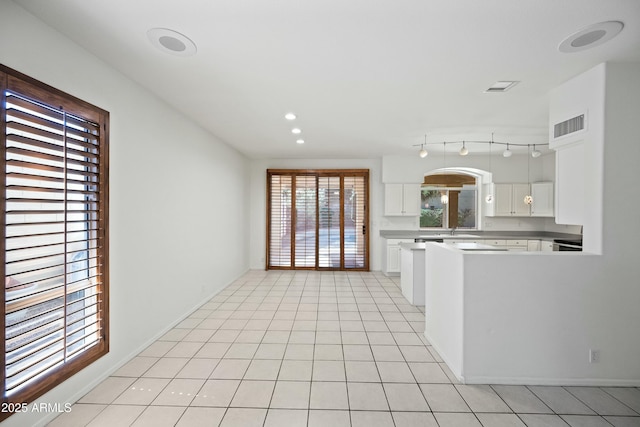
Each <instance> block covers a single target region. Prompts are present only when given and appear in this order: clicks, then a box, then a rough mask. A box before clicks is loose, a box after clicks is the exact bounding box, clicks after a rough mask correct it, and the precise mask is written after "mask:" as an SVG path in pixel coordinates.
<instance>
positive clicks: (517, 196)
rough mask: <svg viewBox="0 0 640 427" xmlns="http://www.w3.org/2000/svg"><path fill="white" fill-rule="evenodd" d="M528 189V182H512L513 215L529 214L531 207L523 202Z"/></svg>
mask: <svg viewBox="0 0 640 427" xmlns="http://www.w3.org/2000/svg"><path fill="white" fill-rule="evenodd" d="M530 191H531V189H530V188H529V184H513V214H512V215H513V216H530V215H531V207H530V206H529V205H528V204H526V203H525V202H524V198H525V196H528V195H529V193H530Z"/></svg>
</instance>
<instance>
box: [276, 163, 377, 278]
mask: <svg viewBox="0 0 640 427" xmlns="http://www.w3.org/2000/svg"><path fill="white" fill-rule="evenodd" d="M368 204H369V171H368V170H366V169H348V170H344V169H332V170H297V169H295V170H293V169H285V170H282V169H280V170H274V169H269V170H267V257H266V260H267V266H266V267H267V269H278V268H279V269H315V270H319V269H330V270H368V269H369V237H368V222H369V214H368V211H369V206H368Z"/></svg>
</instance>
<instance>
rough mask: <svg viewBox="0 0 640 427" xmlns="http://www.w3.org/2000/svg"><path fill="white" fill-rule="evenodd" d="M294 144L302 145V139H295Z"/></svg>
mask: <svg viewBox="0 0 640 427" xmlns="http://www.w3.org/2000/svg"><path fill="white" fill-rule="evenodd" d="M296 144H304V139H296Z"/></svg>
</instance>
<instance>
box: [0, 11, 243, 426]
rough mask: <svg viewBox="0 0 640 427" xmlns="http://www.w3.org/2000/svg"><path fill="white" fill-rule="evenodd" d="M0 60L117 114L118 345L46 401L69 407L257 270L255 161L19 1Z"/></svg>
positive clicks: (21, 421)
mask: <svg viewBox="0 0 640 427" xmlns="http://www.w3.org/2000/svg"><path fill="white" fill-rule="evenodd" d="M172 60H173V59H172ZM174 60H176V61H178V60H179V59H177V58H175V59H174ZM0 62H1V63H2V64H4V65H6V66H8V67H11V68H14V69H16V70H18V71H20V72H23V73H25V74H27V75H30V76H32V77H34V78H36V79H38V80H41V81H43V82H45V83H47V84H49V85H51V86H54V87H56V88H58V89H61V90H63V91H66V92H68V93H70V94H72V95H74V96H77V97H79V98H81V99H84V100H86V101H89V102H91V103H93V104H95V105H97V106H99V107H101V108H104V109H105V110H107V111H109V112H110V114H111V116H110V118H111V132H110V210H109V218H110V242H111V248H110V263H111V264H110V267H111V268H110V272H111V283H110V285H111V287H110V291H111V298H110V316H111V317H110V319H111V349H110V352H109V354H108V355H107V356H105V357H103V358H101V359H100V360H99V361H97V362H95V363H93V364H92V365H91V366H89V367H88V368H86V369H84V370H83V371H81V372H80V373H78V374H76V375H75V376H73V377H72V378H70V379H69V380H67V381H65V382H64V383H62V384H60V385H59V386H58V387H56V388H55V389H54V390H52V391H51V392H49V393H48V394H46V395H44V396H43V397H41V398H40V399H39V401H40V402H46V403H56V402H59V403H62V404H64V403H67V402H73V401H74V400H75V399H77V398H79V397H81V396H82V395H83V394H84V393H86V392H87V391H88V390H89V388H90V387H92V386H94V385H95V384H96V383H97V382H98V381H100V380H101V379H102V378H103V377H104V376H106V375H108V374H109V373H110V372H112V371H114V370H115V369H116V368H117V367H119V366H120V365H121V364H122V363H124V362H125V361H127V360H128V359H129V358H130V357H131V356H133V355H134V354H136V353H137V352H138V351H140V350H142V348H144V347H145V346H146V345H147V344H149V343H150V342H151V341H152V340H154V339H155V338H157V337H158V336H159V335H160V334H161V333H163V331H165V330H166V329H167V328H168V327H170V326H171V325H173V324H174V323H175V322H177V321H178V320H179V319H181V318H182V317H183V316H185V315H186V314H187V313H188V312H190V311H191V310H192V309H193V308H195V307H196V306H198V305H200V304H202V303H204V302H205V301H206V300H207V299H208V297H209V296H211V295H212V294H214V293H215V292H217V291H218V290H220V289H221V288H223V287H224V286H225V285H227V284H228V283H230V282H231V281H232V280H233V279H235V278H236V277H238V276H239V275H240V274H242V273H243V272H244V271H246V270H247V269H248V267H249V261H248V232H247V231H248V230H247V223H248V222H249V215H248V207H249V205H248V197H247V195H248V189H249V180H248V174H249V172H248V169H247V166H248V161H247V160H246V158H245V157H244V156H242V155H240V154H239V153H238V152H236V151H235V150H233V149H231V148H229V147H228V146H227V145H225V144H223V143H221V142H220V141H219V140H217V139H216V138H215V137H214V136H212V135H211V134H209V133H207V132H205V131H204V130H203V129H201V128H200V127H198V126H196V125H194V124H193V123H192V122H191V121H189V120H187V119H186V118H185V117H183V116H182V115H181V114H180V113H178V112H177V111H175V110H173V109H172V108H171V106H169V105H166V104H164V103H162V102H161V101H159V100H158V99H157V98H155V97H154V96H153V95H151V94H150V93H148V92H146V91H145V90H144V89H142V88H141V87H139V86H138V85H136V84H135V83H133V82H132V81H130V80H128V79H127V78H125V77H124V76H123V75H121V74H120V73H118V72H117V71H115V70H113V69H112V68H110V67H109V66H108V65H106V64H104V63H103V62H101V61H100V60H98V59H97V58H96V57H94V56H93V55H92V54H90V53H89V52H86V51H84V50H83V49H81V48H80V47H79V46H78V45H76V44H74V43H72V42H71V41H69V40H68V39H66V38H65V37H64V36H62V35H61V34H59V33H57V32H56V31H54V30H52V29H51V28H50V27H48V26H46V25H44V24H43V23H42V22H41V21H39V20H37V19H36V18H34V17H33V16H32V15H30V14H28V13H27V12H25V11H24V10H23V9H21V8H20V7H18V6H16V5H15V4H14V3H13V2H10V1H9V2H8V1H2V2H0ZM47 415H48V416H49V417H53V416H55V415H56V414H39V413H28V414H17V415H13V416H11V417H10V418H8V419H7V420H5V421H4V422H3V423H2V425H3V427H4V426H5V425H6V426H7V427H8V426H25V425H39V424H41V423H42V422H43V420H44V419H46V418H47Z"/></svg>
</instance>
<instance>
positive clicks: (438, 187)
mask: <svg viewBox="0 0 640 427" xmlns="http://www.w3.org/2000/svg"><path fill="white" fill-rule="evenodd" d="M451 175H460V176H469V177H472V178H473V179H474V181H475V184H473V192H474V212H475V215H474V218H475V220H474V222H475V226H474V227H463V226H460V225H456V226H455V228H459V229H461V230H478V229H479V224H480V202H479V197H480V191H479V189H480V185H479V183H478V176H476V175H473V174H467V173H461V172H456V171H453V172H451ZM443 176H445V175H443ZM431 177H436V178H437V177H439V175H438V174H428V175H425V178H424V179H425V183H423V184H422V185H421V186H420V216H419V217H418V228H419V229H420V230H425V231H428V230H448V229H451V228H452V226H451V224H450V221H449V219H450V217H451V215H452V214H451V212H450V211H451V209H450V207H451V205H450V202H451V199H452V195H451V193H452V192H456V193H457V194H456V195H455V197H456V204H457V199H458V197H459V195H460V194H461V193H462V191H464V190H466V189H467V190H468V188H465V186H464V185H462V184H461V185H446V184H444V183H442V184H440V183H438V184H427V183H426V181H427V179H429V178H431ZM424 191H438V192H441V193H442V194H446V196H447V197H448V198H449V200H450V202H449V203H447V204H446V205H444V207H443V209H442V211H443V213H442V226H441V227H424V226H422V224H421V221H422V219H421V218H422V213H423V211H424V210H425V208H424V206H423V201H422V196H423V192H424ZM456 212H457V214H459V212H460V211H459V209H457V210H456Z"/></svg>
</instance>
